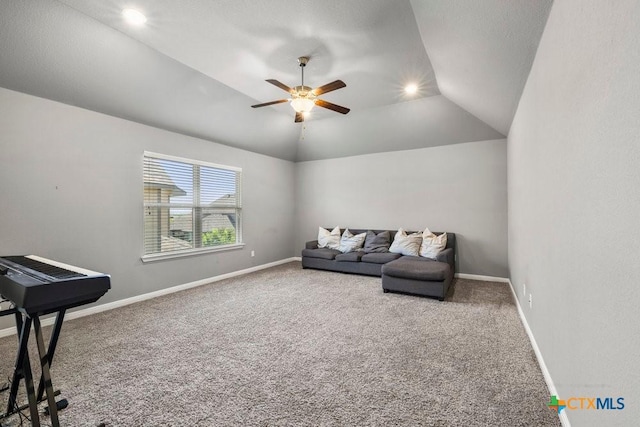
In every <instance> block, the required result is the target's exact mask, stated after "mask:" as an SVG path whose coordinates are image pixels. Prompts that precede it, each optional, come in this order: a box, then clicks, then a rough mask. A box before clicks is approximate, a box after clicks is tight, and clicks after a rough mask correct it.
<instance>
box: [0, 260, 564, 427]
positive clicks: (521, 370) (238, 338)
mask: <svg viewBox="0 0 640 427" xmlns="http://www.w3.org/2000/svg"><path fill="white" fill-rule="evenodd" d="M115 286H118V284H115ZM47 329H50V328H47ZM15 346H16V338H15V337H8V338H3V339H1V340H0V356H1V357H0V375H2V376H3V377H6V376H9V375H10V374H11V372H12V364H13V359H14V357H15V350H16V349H15ZM35 354H36V353H35V349H32V350H31V355H32V357H33V355H35ZM35 364H36V362H35V361H34V362H32V365H35ZM52 372H53V381H54V386H55V387H56V388H58V389H60V390H61V391H62V396H63V397H66V398H67V399H68V400H69V402H70V404H69V407H68V408H67V409H65V410H63V411H61V413H60V421H61V424H62V425H63V426H96V425H97V424H99V423H101V422H104V423H105V424H106V425H107V426H161V425H162V426H166V425H168V426H334V425H335V426H510V427H513V426H558V425H560V423H559V421H558V417H557V415H556V414H555V412H553V411H551V410H550V409H548V408H547V407H546V403H547V402H548V400H549V393H548V390H547V389H546V386H545V383H544V380H543V377H542V373H541V372H540V369H539V367H538V365H537V362H536V360H535V355H534V353H533V350H532V348H531V345H530V343H529V341H528V339H527V336H526V333H525V331H524V329H523V327H522V324H521V323H520V320H519V318H518V314H517V310H516V307H515V305H514V303H513V300H512V295H511V292H510V290H509V288H508V285H506V284H503V283H487V282H477V281H471V280H463V279H458V280H457V283H456V285H455V289H454V292H453V293H452V294H450V295H449V296H448V297H447V299H446V300H445V301H444V302H439V301H437V300H432V299H427V298H420V297H413V296H408V295H400V294H392V293H389V294H384V293H383V292H382V288H381V286H380V278H375V277H363V276H355V275H345V274H339V273H331V272H322V271H315V270H302V269H301V267H300V263H298V262H293V263H289V264H286V265H283V266H279V267H274V268H271V269H268V270H263V271H261V272H257V273H253V274H250V275H246V276H241V277H237V278H234V279H229V280H225V281H221V282H217V283H213V284H211V285H207V286H202V287H199V288H195V289H191V290H188V291H184V292H181V293H176V294H172V295H169V296H165V297H160V298H156V299H153V300H149V301H145V302H142V303H138V304H134V305H130V306H127V307H124V308H120V309H116V310H111V311H108V312H104V313H100V314H97V315H93V316H89V317H84V318H81V319H77V320H72V321H68V322H65V324H64V327H63V330H62V335H61V341H60V344H59V346H58V351H57V353H56V356H55V360H54V364H53V370H52ZM21 388H24V387H23V386H21ZM6 396H7V392H4V393H2V394H0V402H1V403H2V408H4V406H5V403H4V402H5V400H6V398H7V397H6ZM45 421H46V418H45ZM2 422H3V425H8V426H16V425H19V419H18V417H17V416H13V417H11V418H9V419H8V420H3V421H2Z"/></svg>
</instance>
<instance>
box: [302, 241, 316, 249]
mask: <svg viewBox="0 0 640 427" xmlns="http://www.w3.org/2000/svg"><path fill="white" fill-rule="evenodd" d="M304 248H305V249H318V241H317V240H311V241H309V242H307V243H305V245H304Z"/></svg>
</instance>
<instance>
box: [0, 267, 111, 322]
mask: <svg viewBox="0 0 640 427" xmlns="http://www.w3.org/2000/svg"><path fill="white" fill-rule="evenodd" d="M110 288H111V278H110V276H109V275H108V274H103V273H98V272H95V271H91V270H87V269H84V268H80V267H75V266H73V265H68V264H63V263H61V262H58V261H53V260H50V259H46V258H42V257H39V256H36V255H15V256H14V255H12V256H3V257H0V295H2V296H3V297H4V298H5V299H7V300H9V301H11V302H12V303H13V304H14V305H15V307H16V308H17V309H19V310H21V311H24V312H25V313H27V314H36V313H37V314H47V313H52V312H54V311H60V310H62V309H68V308H72V307H77V306H79V305H83V304H89V303H92V302H95V301H97V300H98V299H99V298H100V297H102V296H103V295H104V294H105V293H106V292H107V291H108V290H109V289H110Z"/></svg>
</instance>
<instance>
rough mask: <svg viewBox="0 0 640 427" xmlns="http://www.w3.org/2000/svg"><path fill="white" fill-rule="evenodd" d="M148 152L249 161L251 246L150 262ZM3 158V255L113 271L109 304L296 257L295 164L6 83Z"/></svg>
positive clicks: (247, 228) (1, 93) (0, 119)
mask: <svg viewBox="0 0 640 427" xmlns="http://www.w3.org/2000/svg"><path fill="white" fill-rule="evenodd" d="M145 150H148V151H153V152H158V153H164V154H169V155H176V156H181V157H186V158H193V159H199V160H203V161H209V162H214V163H220V164H226V165H232V166H238V167H241V168H243V195H242V197H243V237H244V242H245V243H246V246H245V247H244V249H238V250H232V251H226V252H217V253H210V254H204V255H198V256H192V257H186V258H179V259H173V260H165V261H156V262H152V263H145V264H143V263H142V261H141V260H140V256H141V254H142V230H143V222H142V218H143V216H142V153H143V151H145ZM0 156H1V159H2V166H1V167H0V254H2V255H12V254H13V255H16V254H23V253H35V254H38V255H41V256H44V257H47V258H51V259H54V260H58V261H62V262H65V263H68V264H72V265H77V266H81V267H85V268H89V269H92V270H96V271H101V272H105V273H109V274H111V275H112V289H111V291H109V292H108V293H107V294H106V295H105V296H104V297H103V298H102V299H101V300H100V303H106V302H110V301H115V300H120V299H123V298H128V297H131V296H135V295H140V294H144V293H148V292H152V291H156V290H159V289H163V288H167V287H170V286H175V285H180V284H183V283H188V282H192V281H195V280H199V279H203V278H207V277H212V276H216V275H219V274H224V273H228V272H232V271H237V270H242V269H245V268H249V267H252V266H256V265H261V264H265V263H269V262H272V261H277V260H281V259H285V258H288V257H291V256H292V255H293V253H292V250H291V246H292V245H291V242H292V241H293V239H294V237H293V236H294V231H293V226H292V224H293V213H294V184H293V180H294V171H295V167H294V164H293V163H291V162H288V161H284V160H279V159H275V158H272V157H267V156H263V155H259V154H255V153H250V152H248V151H243V150H239V149H235V148H230V147H226V146H223V145H219V144H215V143H212V142H208V141H203V140H200V139H196V138H191V137H187V136H183V135H179V134H175V133H171V132H168V131H164V130H159V129H156V128H152V127H149V126H144V125H141V124H137V123H133V122H129V121H126V120H122V119H118V118H114V117H111V116H107V115H103V114H99V113H95V112H92V111H88V110H84V109H80V108H77V107H72V106H69V105H65V104H60V103H57V102H53V101H49V100H45V99H42V98H36V97H33V96H30V95H25V94H21V93H18V92H13V91H10V90H6V89H1V88H0ZM251 250H255V252H256V256H255V257H254V258H251V256H250V252H251ZM11 320H12V319H8V318H3V319H0V329H3V328H6V327H9V326H12V321H11Z"/></svg>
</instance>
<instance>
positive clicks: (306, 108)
mask: <svg viewBox="0 0 640 427" xmlns="http://www.w3.org/2000/svg"><path fill="white" fill-rule="evenodd" d="M314 105H316V102H315V101H314V100H313V99H311V98H305V97H294V98H292V99H291V107H292V108H293V109H294V110H295V111H296V113H308V112H310V111H311V109H312V108H313V106H314Z"/></svg>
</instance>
